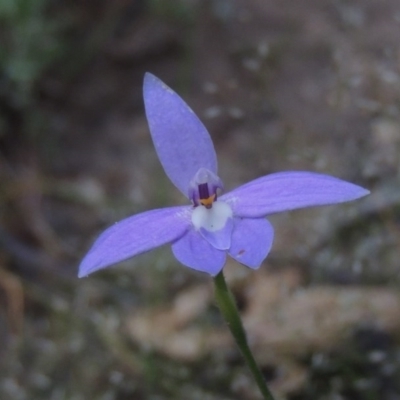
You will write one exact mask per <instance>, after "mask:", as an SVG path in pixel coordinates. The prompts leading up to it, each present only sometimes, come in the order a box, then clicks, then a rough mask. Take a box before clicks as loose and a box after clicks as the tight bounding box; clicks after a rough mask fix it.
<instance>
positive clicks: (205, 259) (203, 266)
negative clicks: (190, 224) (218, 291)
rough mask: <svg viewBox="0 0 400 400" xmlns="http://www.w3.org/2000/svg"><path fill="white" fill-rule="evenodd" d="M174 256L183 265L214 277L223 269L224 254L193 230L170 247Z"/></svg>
mask: <svg viewBox="0 0 400 400" xmlns="http://www.w3.org/2000/svg"><path fill="white" fill-rule="evenodd" d="M172 252H173V253H174V256H175V257H176V258H177V260H178V261H180V262H181V263H182V264H183V265H186V266H187V267H190V268H193V269H195V270H197V271H201V272H207V273H208V274H210V275H212V276H215V275H217V274H218V273H219V272H220V271H221V269H222V268H223V266H224V264H225V260H226V253H225V251H223V250H217V249H216V248H214V247H213V246H212V245H211V244H210V243H208V242H207V241H206V240H205V239H204V238H202V237H201V235H200V233H199V232H197V231H195V230H190V231H188V232H187V234H186V235H184V236H183V237H181V238H180V239H179V240H177V241H176V242H175V243H174V244H173V245H172Z"/></svg>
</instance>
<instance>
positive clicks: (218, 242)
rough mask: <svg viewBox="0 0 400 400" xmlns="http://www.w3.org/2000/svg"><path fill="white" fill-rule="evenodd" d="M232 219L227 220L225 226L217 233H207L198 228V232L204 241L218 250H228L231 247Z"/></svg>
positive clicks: (205, 230)
mask: <svg viewBox="0 0 400 400" xmlns="http://www.w3.org/2000/svg"><path fill="white" fill-rule="evenodd" d="M232 230H233V219H232V218H228V219H227V220H226V222H225V226H224V227H223V228H222V229H220V230H219V231H209V230H207V229H204V228H200V230H199V232H200V234H201V236H203V238H204V239H206V240H207V242H208V243H210V244H211V245H212V246H213V247H215V248H216V249H218V250H228V249H229V248H230V247H231V239H232Z"/></svg>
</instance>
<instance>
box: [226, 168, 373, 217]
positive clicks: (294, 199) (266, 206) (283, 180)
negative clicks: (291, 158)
mask: <svg viewBox="0 0 400 400" xmlns="http://www.w3.org/2000/svg"><path fill="white" fill-rule="evenodd" d="M367 194H369V191H368V190H366V189H364V188H362V187H360V186H357V185H354V184H352V183H349V182H346V181H343V180H341V179H338V178H334V177H333V176H329V175H323V174H317V173H313V172H297V171H293V172H279V173H275V174H271V175H266V176H263V177H261V178H258V179H256V180H254V181H251V182H249V183H247V184H245V185H243V186H240V187H238V188H237V189H234V190H233V191H231V192H229V193H227V194H225V195H223V196H221V197H220V198H219V200H220V201H224V202H226V203H228V204H229V205H230V206H231V207H232V210H233V214H234V215H237V216H240V217H250V218H257V217H263V216H266V215H269V214H273V213H277V212H282V211H289V210H295V209H297V208H304V207H314V206H322V205H327V204H336V203H343V202H346V201H351V200H355V199H358V198H360V197H363V196H366V195H367Z"/></svg>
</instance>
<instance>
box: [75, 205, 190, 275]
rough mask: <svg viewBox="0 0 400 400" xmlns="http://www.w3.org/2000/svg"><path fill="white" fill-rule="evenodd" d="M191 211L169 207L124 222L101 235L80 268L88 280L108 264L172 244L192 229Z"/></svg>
mask: <svg viewBox="0 0 400 400" xmlns="http://www.w3.org/2000/svg"><path fill="white" fill-rule="evenodd" d="M190 210H191V207H187V206H184V207H170V208H162V209H158V210H152V211H147V212H144V213H141V214H138V215H134V216H133V217H129V218H126V219H124V220H122V221H120V222H118V223H116V224H114V225H113V226H111V227H110V228H108V229H107V230H106V231H105V232H103V233H102V234H101V235H100V237H99V238H98V239H97V240H96V242H95V243H94V244H93V246H92V248H91V249H90V250H89V252H88V254H87V255H86V257H85V258H84V259H83V260H82V262H81V265H80V266H79V274H78V276H79V277H80V278H81V277H83V276H87V275H89V274H91V273H92V272H95V271H97V270H99V269H102V268H106V267H108V266H110V265H111V264H116V263H118V262H120V261H124V260H126V259H128V258H130V257H133V256H135V255H137V254H140V253H144V252H146V251H148V250H151V249H153V248H155V247H158V246H161V245H163V244H166V243H169V242H172V241H174V240H176V239H178V238H179V237H181V236H182V235H183V234H184V233H185V232H186V231H187V230H188V229H189V227H190V226H191V221H190Z"/></svg>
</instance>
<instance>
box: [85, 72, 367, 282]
mask: <svg viewBox="0 0 400 400" xmlns="http://www.w3.org/2000/svg"><path fill="white" fill-rule="evenodd" d="M143 92H144V103H145V108H146V115H147V120H148V122H149V126H150V132H151V136H152V138H153V142H154V146H155V148H156V152H157V154H158V157H159V159H160V161H161V164H162V166H163V167H164V170H165V172H166V174H167V175H168V177H169V178H170V180H171V181H172V183H173V184H174V185H175V186H176V187H177V188H178V189H179V190H180V191H181V192H182V193H183V195H184V196H186V197H187V198H188V199H189V201H190V202H191V203H192V204H191V205H187V206H180V207H169V208H162V209H157V210H152V211H147V212H144V213H141V214H138V215H134V216H132V217H129V218H126V219H124V220H122V221H121V222H118V223H116V224H115V225H113V226H112V227H110V228H108V229H107V230H106V231H105V232H103V234H101V235H100V237H99V238H98V239H97V240H96V242H95V243H94V245H93V246H92V248H91V249H90V251H89V252H88V254H87V255H86V257H85V258H84V259H83V261H82V263H81V265H80V267H79V277H83V276H86V275H89V274H90V273H92V272H95V271H97V270H99V269H102V268H106V267H108V266H110V265H111V264H115V263H118V262H120V261H123V260H126V259H128V258H130V257H133V256H135V255H138V254H140V253H144V252H146V251H149V250H151V249H154V248H156V247H158V246H162V245H164V244H167V243H171V244H172V252H173V254H174V255H175V257H176V258H177V260H178V261H180V262H181V263H182V264H184V265H186V266H187V267H190V268H193V269H195V270H197V271H203V272H206V273H208V274H210V275H212V276H216V275H217V274H218V273H219V272H220V271H221V270H222V268H223V266H224V264H225V260H226V256H227V254H229V255H230V256H231V257H233V258H234V259H235V260H237V261H239V262H240V263H242V264H244V265H246V266H247V267H249V268H252V269H257V268H258V267H259V266H260V265H261V263H262V262H263V260H264V259H265V258H266V256H267V254H268V253H269V251H270V249H271V246H272V241H273V236H274V231H273V228H272V226H271V224H270V223H269V222H268V221H267V220H266V219H265V216H267V215H269V214H273V213H277V212H281V211H288V210H294V209H297V208H302V207H313V206H321V205H325V204H335V203H342V202H346V201H350V200H355V199H358V198H360V197H363V196H365V195H367V194H368V193H369V191H368V190H366V189H363V188H361V187H359V186H356V185H354V184H352V183H349V182H345V181H343V180H340V179H337V178H334V177H331V176H328V175H322V174H317V173H313V172H298V171H295V172H291V171H290V172H280V173H274V174H271V175H267V176H263V177H261V178H258V179H256V180H253V181H251V182H249V183H247V184H245V185H243V186H240V187H238V188H237V189H235V190H233V191H231V192H229V193H227V194H224V195H221V192H222V189H223V186H222V182H221V180H220V178H219V177H218V175H217V158H216V154H215V150H214V146H213V143H212V141H211V138H210V135H209V133H208V131H207V129H206V128H205V127H204V125H203V124H202V123H201V121H200V120H199V119H198V117H197V116H196V115H195V114H194V112H193V111H192V110H191V109H190V108H189V106H188V105H187V104H186V103H185V102H184V101H183V100H182V99H181V98H180V97H179V96H178V95H177V94H176V93H175V92H174V91H173V90H171V89H170V88H169V87H168V86H166V85H165V84H164V83H163V82H162V81H161V80H159V79H158V78H156V77H155V76H154V75H152V74H150V73H147V74H146V75H145V78H144V89H143Z"/></svg>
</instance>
